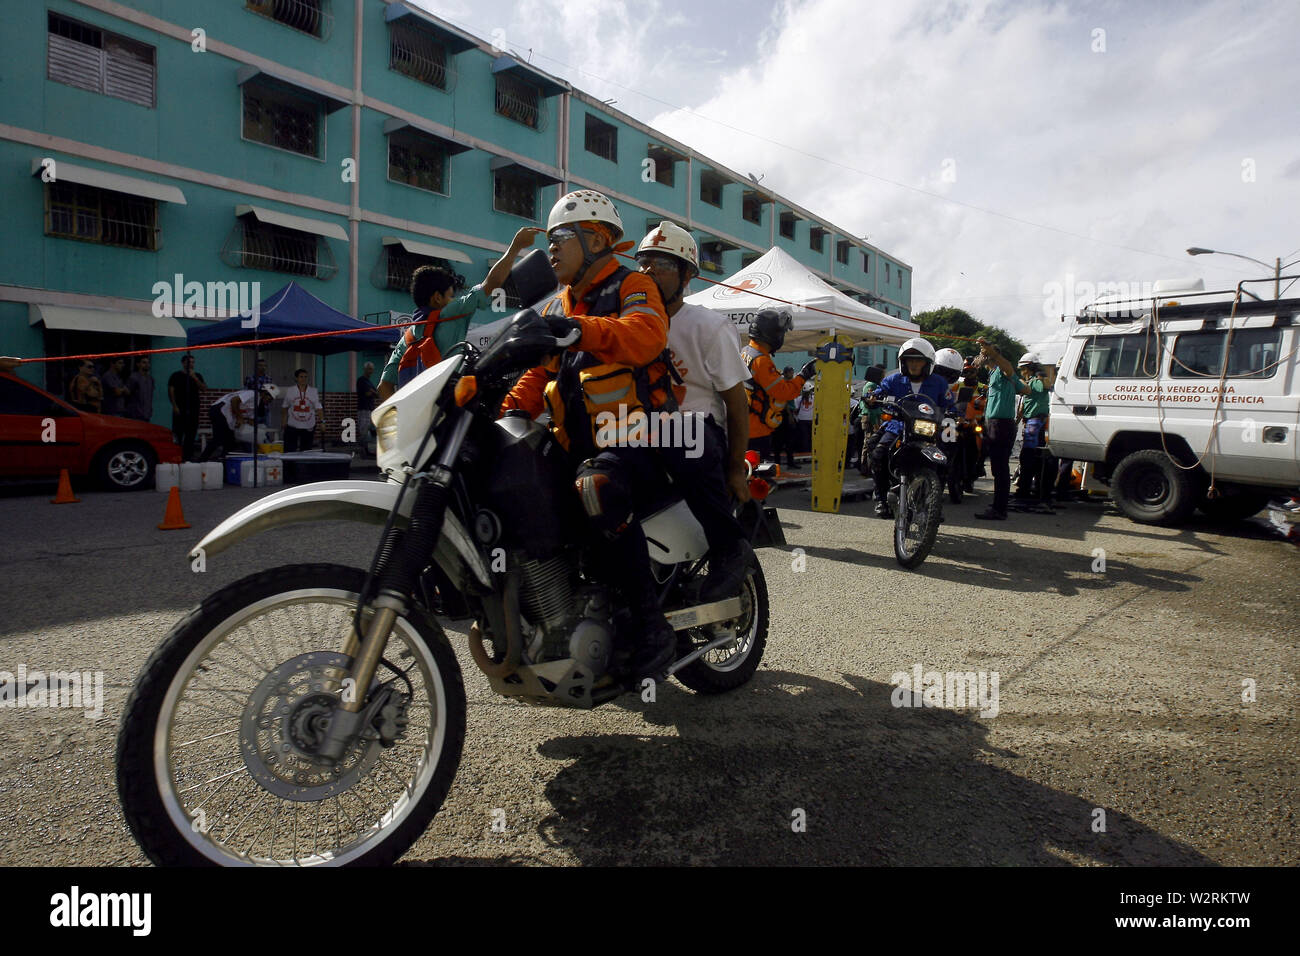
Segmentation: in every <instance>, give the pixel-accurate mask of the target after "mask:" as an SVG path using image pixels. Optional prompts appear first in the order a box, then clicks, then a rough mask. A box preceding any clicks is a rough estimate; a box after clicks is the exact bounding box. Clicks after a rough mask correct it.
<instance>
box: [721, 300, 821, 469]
mask: <svg viewBox="0 0 1300 956" xmlns="http://www.w3.org/2000/svg"><path fill="white" fill-rule="evenodd" d="M792 325H793V323H792V321H791V319H790V315H789V313H787V312H777V311H775V310H773V309H764V310H763V311H762V312H760V313H758V315H756V316H754V321H753V322H751V323H750V324H749V344H748V345H746V346H745V347H744V348H743V349H741V350H740V354H741V357H742V358H744V360H745V365H746V366H747V367H748V368H749V375H750V380H749V447H750V448H752V449H754V450H755V451H756V452H758V453H759V455H760V456H762V457H763V458H770V457H771V454H772V431H773V430H774V429H775V428H776V427H777V426H778V425H779V424H780V423H781V406H782V405H784V404H785V403H786V402H788V401H791V400H793V399H796V398H798V397H799V394H800V392H802V391H803V386H804V383H805V382H807V381H808V380H809V379H811V378H812V377H813V375H815V374H816V369H817V362H816V360H815V359H810V360H809V361H808V362H806V363H804V367H803V368H802V369H800V370H799V374H798V375H796V376H795V377H794V378H785V377H784V376H782V375H781V373H780V372H778V371H777V369H776V363H775V362H773V361H772V353H773V352H777V351H780V349H781V346H782V344H783V343H784V342H785V333H786V332H788V331H789V330H790V328H791V327H792Z"/></svg>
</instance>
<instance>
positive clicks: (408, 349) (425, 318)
mask: <svg viewBox="0 0 1300 956" xmlns="http://www.w3.org/2000/svg"><path fill="white" fill-rule="evenodd" d="M540 232H542V230H541V229H540V228H538V227H535V226H525V227H524V228H522V229H520V230H519V231H518V232H516V233H515V237H514V239H513V240H511V242H510V248H509V249H507V250H506V252H505V255H503V256H502V257H501V258H500V259H498V260H497V261H496V263H495V264H494V265H493V266H492V268H491V269H490V270H489V271H488V274H487V277H486V278H485V279H484V280H483V282H482V283H481V284H479V285H476V286H474V288H472V289H470V290H469V291H468V292H466V293H465V294H464V295H459V296H458V295H456V294H455V292H456V285H457V282H458V281H459V280H460V277H459V276H458V275H456V274H455V273H454V272H452V271H451V270H450V269H444V268H442V267H441V266H421V267H420V268H418V269H416V270H415V273H414V274H413V275H412V276H411V299H412V300H413V301H414V303H415V313H414V315H415V321H414V322H412V323H411V324H410V325H408V326H407V327H406V329H405V330H403V332H402V337H401V338H400V339H398V340H397V345H395V346H394V347H393V351H392V354H391V355H389V357H388V361H387V363H385V365H384V370H383V372H382V373H381V374H380V376H379V399H380V401H387V400H388V399H389V398H390V397H391V396H392V394H393V392H395V391H397V389H399V388H401V387H402V386H403V385H405V384H406V383H407V382H409V381H410V380H411V379H412V378H414V377H415V376H416V375H418V374H419V373H420V372H422V371H424V370H425V369H426V368H432V367H433V366H435V365H437V364H438V363H439V362H441V361H442V359H443V357H444V356H445V355H446V354H447V352H448V351H449V350H450V349H451V347H452V346H453V345H455V344H457V343H458V342H463V341H464V340H465V333H466V332H467V331H468V329H469V323H470V319H471V318H472V317H473V315H474V313H475V312H477V311H479V310H480V309H486V308H488V305H489V296H491V295H492V293H493V292H495V291H496V290H497V289H499V288H500V287H501V286H502V284H504V283H505V281H506V279H507V278H509V276H510V267H511V266H512V265H514V262H515V257H516V256H517V255H519V253H520V252H522V251H523V250H525V249H527V248H528V247H529V246H531V245H532V244H533V239H534V238H535V237H536V236H537V235H538V233H540Z"/></svg>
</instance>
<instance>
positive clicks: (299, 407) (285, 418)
mask: <svg viewBox="0 0 1300 956" xmlns="http://www.w3.org/2000/svg"><path fill="white" fill-rule="evenodd" d="M293 378H294V384H293V385H291V386H289V387H288V388H286V389H285V390H284V408H283V409H282V410H281V412H280V427H281V429H283V431H284V450H285V451H286V452H291V451H308V450H310V449H311V447H312V439H313V438H314V436H315V433H316V431H317V430H320V431H324V429H325V421H324V418H325V408H324V406H323V405H321V403H320V396H319V395H317V394H316V389H314V388H312V387H311V386H310V385H308V384H307V370H306V369H305V368H300V369H298V371H296V372H294V373H293ZM317 413H319V414H320V418H319V419H318V418H317V417H316V415H317Z"/></svg>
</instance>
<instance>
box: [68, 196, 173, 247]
mask: <svg viewBox="0 0 1300 956" xmlns="http://www.w3.org/2000/svg"><path fill="white" fill-rule="evenodd" d="M45 234H46V235H47V236H59V237H61V238H64V239H82V240H84V241H86V242H98V243H100V244H102V245H106V246H126V247H128V248H130V249H150V250H154V249H157V248H158V201H157V200H156V199H145V198H142V197H140V196H130V195H127V194H126V193H119V192H113V191H112V190H108V189H97V188H96V187H94V186H83V185H81V184H79V183H58V182H54V183H47V184H46V187H45Z"/></svg>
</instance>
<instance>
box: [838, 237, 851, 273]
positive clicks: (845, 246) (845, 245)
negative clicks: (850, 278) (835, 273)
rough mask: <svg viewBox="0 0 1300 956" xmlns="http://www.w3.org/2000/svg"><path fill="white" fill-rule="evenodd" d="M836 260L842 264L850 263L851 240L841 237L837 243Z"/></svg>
mask: <svg viewBox="0 0 1300 956" xmlns="http://www.w3.org/2000/svg"><path fill="white" fill-rule="evenodd" d="M835 261H836V262H838V263H839V264H840V265H845V266H846V265H848V264H849V241H848V240H847V239H841V240H840V241H839V242H837V243H835Z"/></svg>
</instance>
